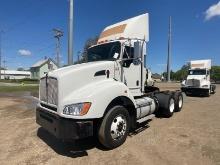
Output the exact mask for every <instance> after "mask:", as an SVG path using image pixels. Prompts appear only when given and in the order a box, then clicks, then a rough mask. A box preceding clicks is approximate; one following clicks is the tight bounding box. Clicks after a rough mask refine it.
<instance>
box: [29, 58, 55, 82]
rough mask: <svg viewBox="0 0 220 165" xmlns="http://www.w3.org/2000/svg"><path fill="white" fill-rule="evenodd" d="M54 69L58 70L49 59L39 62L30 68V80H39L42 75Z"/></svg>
mask: <svg viewBox="0 0 220 165" xmlns="http://www.w3.org/2000/svg"><path fill="white" fill-rule="evenodd" d="M55 69H58V67H57V64H56V62H54V61H53V60H52V59H51V58H47V59H43V60H40V61H38V62H36V63H35V64H34V65H33V66H32V67H31V69H30V71H31V78H32V79H38V80H39V79H40V78H41V77H42V76H43V75H44V74H46V73H48V72H49V71H51V70H55Z"/></svg>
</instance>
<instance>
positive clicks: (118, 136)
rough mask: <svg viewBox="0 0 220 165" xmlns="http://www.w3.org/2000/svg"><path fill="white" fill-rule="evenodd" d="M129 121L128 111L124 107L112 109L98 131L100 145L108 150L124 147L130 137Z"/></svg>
mask: <svg viewBox="0 0 220 165" xmlns="http://www.w3.org/2000/svg"><path fill="white" fill-rule="evenodd" d="M129 121H130V117H129V114H128V111H127V110H126V109H125V108H124V107H123V106H115V107H113V108H111V109H110V110H109V111H108V112H107V114H106V115H105V117H104V119H103V121H102V123H101V125H100V128H99V131H98V139H99V141H100V143H101V144H102V145H103V146H105V147H106V148H108V149H113V148H116V147H118V146H120V145H122V144H123V143H124V142H125V140H126V138H127V136H128V132H129V127H130V125H129Z"/></svg>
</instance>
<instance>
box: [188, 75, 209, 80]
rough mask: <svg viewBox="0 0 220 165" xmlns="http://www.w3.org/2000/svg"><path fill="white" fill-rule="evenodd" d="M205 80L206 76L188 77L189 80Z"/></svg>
mask: <svg viewBox="0 0 220 165" xmlns="http://www.w3.org/2000/svg"><path fill="white" fill-rule="evenodd" d="M205 78H206V75H188V76H187V80H189V79H195V80H202V79H205Z"/></svg>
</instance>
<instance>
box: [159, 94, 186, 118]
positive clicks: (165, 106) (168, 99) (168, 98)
mask: <svg viewBox="0 0 220 165" xmlns="http://www.w3.org/2000/svg"><path fill="white" fill-rule="evenodd" d="M155 96H156V98H157V100H158V102H159V109H160V112H161V114H162V115H163V116H164V117H171V116H173V113H174V112H179V111H181V109H182V107H183V95H182V92H180V91H177V92H168V93H158V94H156V95H155Z"/></svg>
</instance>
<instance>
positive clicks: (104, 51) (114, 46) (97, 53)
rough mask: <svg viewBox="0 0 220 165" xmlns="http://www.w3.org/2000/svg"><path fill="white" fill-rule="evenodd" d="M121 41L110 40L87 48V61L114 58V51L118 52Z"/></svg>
mask: <svg viewBox="0 0 220 165" xmlns="http://www.w3.org/2000/svg"><path fill="white" fill-rule="evenodd" d="M120 51H121V43H120V42H111V43H107V44H102V45H98V46H94V47H91V48H89V50H88V62H92V61H105V60H114V58H113V56H114V54H115V53H118V54H120ZM118 57H119V56H118Z"/></svg>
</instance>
